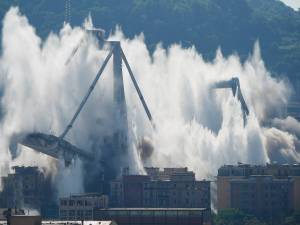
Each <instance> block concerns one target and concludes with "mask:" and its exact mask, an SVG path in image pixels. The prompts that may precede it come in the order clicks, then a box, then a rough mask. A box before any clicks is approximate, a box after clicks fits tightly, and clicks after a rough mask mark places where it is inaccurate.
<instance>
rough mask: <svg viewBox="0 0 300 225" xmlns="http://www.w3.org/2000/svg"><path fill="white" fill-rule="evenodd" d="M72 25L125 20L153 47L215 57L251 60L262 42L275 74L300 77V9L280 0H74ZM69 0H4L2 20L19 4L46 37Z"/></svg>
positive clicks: (126, 26)
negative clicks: (172, 46)
mask: <svg viewBox="0 0 300 225" xmlns="http://www.w3.org/2000/svg"><path fill="white" fill-rule="evenodd" d="M71 1H72V24H73V25H79V24H81V23H82V21H83V19H84V18H85V17H86V16H87V15H88V14H89V13H91V15H92V17H93V21H94V23H95V25H96V26H99V27H102V28H104V29H106V30H107V31H110V30H112V29H114V28H115V26H116V25H117V24H119V25H120V26H121V27H122V29H123V31H124V33H125V34H126V36H128V37H133V36H134V35H135V34H139V33H141V32H143V33H144V34H145V37H146V42H147V44H148V47H149V48H150V49H153V48H154V46H155V45H156V44H157V43H158V42H162V43H163V45H164V46H168V45H170V44H171V43H174V42H177V43H181V44H182V45H183V46H185V47H187V46H190V45H195V46H196V48H197V49H198V50H199V51H200V52H201V53H202V54H203V55H204V57H206V58H208V59H211V58H213V57H214V55H215V51H216V49H217V48H218V46H221V47H222V51H223V53H224V54H225V55H228V54H231V53H233V52H236V53H238V54H239V55H240V56H241V58H242V59H245V58H247V56H248V55H249V53H250V52H251V50H252V48H253V44H254V42H255V41H256V40H259V41H260V44H261V48H262V55H263V58H264V60H265V62H266V64H267V67H268V69H269V70H271V71H272V72H273V74H274V75H275V76H277V75H279V74H280V75H284V76H285V75H286V76H288V77H289V78H290V79H292V80H294V79H297V80H298V79H299V78H300V12H299V11H298V12H296V11H294V10H293V9H291V8H289V7H287V6H286V5H284V4H283V3H281V2H280V1H279V0H226V1H224V0H180V1H178V0H71ZM64 4H65V3H64V1H63V0H30V1H29V0H1V2H0V19H2V18H3V15H4V13H5V11H6V10H7V9H8V8H9V6H11V5H19V6H20V8H21V11H22V12H23V13H25V14H26V16H27V17H28V18H29V20H30V22H31V23H32V24H33V25H34V26H36V27H37V31H38V33H39V34H40V35H41V36H42V37H46V36H47V34H48V33H49V32H50V31H57V30H58V29H59V28H60V27H61V25H62V23H63V20H64Z"/></svg>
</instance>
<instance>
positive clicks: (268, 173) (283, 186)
mask: <svg viewBox="0 0 300 225" xmlns="http://www.w3.org/2000/svg"><path fill="white" fill-rule="evenodd" d="M217 208H218V210H222V209H226V208H237V209H241V210H243V211H245V212H247V213H251V214H254V215H257V216H268V217H270V218H272V217H276V216H278V215H280V214H286V213H290V212H292V211H298V210H300V165H299V164H296V165H278V164H267V165H265V166H252V165H246V164H239V165H236V166H233V165H226V166H223V167H221V168H220V169H219V170H218V177H217Z"/></svg>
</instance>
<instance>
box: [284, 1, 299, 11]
mask: <svg viewBox="0 0 300 225" xmlns="http://www.w3.org/2000/svg"><path fill="white" fill-rule="evenodd" d="M281 1H282V2H284V3H285V4H287V5H288V6H290V7H292V8H294V9H295V10H298V9H299V8H300V0H281Z"/></svg>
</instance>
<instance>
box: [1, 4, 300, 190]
mask: <svg viewBox="0 0 300 225" xmlns="http://www.w3.org/2000/svg"><path fill="white" fill-rule="evenodd" d="M83 33H84V30H83V29H81V28H79V27H75V28H71V27H70V26H68V25H66V26H64V27H63V28H62V29H61V31H60V33H59V34H50V35H49V37H48V38H47V39H46V40H45V41H43V40H41V39H40V38H39V37H38V36H37V35H36V33H35V30H34V28H33V27H32V26H31V25H30V24H29V23H28V21H27V19H26V17H24V16H22V15H20V14H19V12H18V9H17V8H12V9H11V10H9V11H8V13H7V15H6V16H5V18H4V21H3V36H2V49H3V52H2V55H1V58H0V87H3V94H2V95H0V96H2V97H1V109H2V111H3V112H4V115H3V117H2V119H1V122H0V134H1V135H0V173H1V174H0V175H1V176H2V175H5V174H7V173H8V172H9V171H10V168H11V166H13V165H20V164H22V165H34V166H39V167H43V168H45V169H46V171H47V173H48V174H49V175H51V176H52V178H53V182H54V183H56V184H57V188H58V192H59V195H61V196H62V195H66V194H67V193H78V192H81V191H82V190H83V189H84V185H83V183H84V177H85V176H86V174H85V172H84V171H83V169H82V168H83V166H82V163H81V162H80V161H76V162H74V164H72V166H71V167H69V168H65V167H64V165H63V163H60V162H57V161H55V160H53V159H51V158H49V157H47V156H44V155H41V154H38V153H36V152H34V151H33V150H31V149H26V148H25V147H22V146H18V149H17V151H16V152H15V157H14V158H12V154H11V152H10V151H9V143H10V138H11V136H12V135H14V134H17V133H28V132H33V131H39V132H45V133H52V134H56V135H59V134H60V133H61V132H62V131H63V130H64V128H65V126H66V125H67V124H68V121H69V120H70V119H71V116H72V115H73V113H74V111H75V110H76V108H77V106H78V104H79V103H80V101H81V99H82V97H83V96H84V94H85V93H86V91H87V89H88V88H89V85H90V84H91V82H92V80H93V79H94V76H95V74H96V72H97V70H98V69H99V67H100V66H101V63H102V62H103V60H104V58H105V56H106V54H107V52H105V51H103V50H101V49H99V48H98V46H97V44H96V41H95V40H93V39H91V40H90V41H89V42H85V43H83V45H82V46H81V47H80V48H79V50H78V52H77V54H76V56H74V58H73V59H72V61H71V62H70V64H69V65H67V66H66V65H65V61H66V59H67V58H68V57H69V55H70V54H71V52H72V49H73V48H74V47H75V45H76V44H77V43H78V42H79V41H80V39H81V37H82V36H83ZM109 40H120V41H121V44H122V48H123V50H124V52H125V54H126V56H127V58H128V61H129V63H130V64H131V67H132V69H133V72H134V74H135V76H136V79H137V81H138V83H139V85H140V87H141V90H142V92H143V95H144V97H145V100H146V101H147V103H148V106H149V108H150V110H151V112H152V114H153V118H154V123H155V125H156V128H155V129H153V128H152V127H151V124H150V123H149V121H148V119H147V117H146V115H145V113H144V110H143V108H142V105H141V103H140V101H139V99H138V96H137V95H136V93H135V90H134V87H133V84H132V83H131V81H130V79H129V75H128V74H127V72H125V71H124V85H125V95H126V103H127V111H128V124H129V138H130V140H129V144H130V148H129V149H130V150H129V154H128V157H127V158H126V159H123V160H122V162H121V164H122V166H130V168H131V169H132V170H134V172H138V173H144V171H143V167H144V166H158V167H174V166H178V167H186V166H188V167H189V168H190V169H191V170H193V171H195V173H196V176H197V177H201V178H202V177H209V176H211V175H212V174H215V173H216V171H217V168H218V167H220V166H221V165H223V164H235V163H236V162H238V161H240V162H244V163H255V164H261V163H266V162H269V161H273V160H276V161H280V162H293V161H298V162H299V161H300V153H299V152H297V150H296V149H297V146H298V144H299V139H298V136H299V130H300V126H299V123H298V122H296V121H294V122H291V121H293V118H287V119H280V117H281V115H282V108H283V107H284V105H285V104H286V103H287V101H288V97H289V87H288V85H287V84H286V83H285V82H284V81H282V80H277V79H275V78H272V77H271V74H270V73H269V72H268V71H267V69H266V68H265V66H264V63H263V60H262V58H261V56H260V50H259V44H258V43H256V44H255V46H254V50H253V53H252V55H249V58H248V60H246V61H245V62H244V63H242V62H241V61H240V59H239V57H238V56H237V55H231V56H230V57H228V58H225V57H224V56H222V53H221V50H219V51H218V52H217V53H216V58H215V60H214V61H212V62H207V61H205V60H204V59H203V58H202V56H201V53H198V52H197V51H196V50H195V49H194V48H189V49H184V48H182V47H181V46H180V45H177V44H174V45H173V46H171V47H170V48H168V49H163V48H162V47H161V46H160V45H158V46H157V48H156V50H155V51H154V52H153V54H152V55H151V54H150V53H149V51H148V50H147V46H146V44H145V42H144V37H143V35H139V36H136V37H135V38H134V39H132V40H129V39H127V38H126V37H124V36H123V34H122V32H121V31H120V30H119V29H117V31H116V32H115V33H114V34H111V35H110V37H109ZM110 74H112V65H111V63H109V64H108V67H107V68H106V70H105V71H104V74H103V75H102V77H101V79H100V81H99V83H98V84H97V87H96V88H95V90H94V92H93V94H92V95H91V97H90V99H89V100H88V102H87V104H86V105H85V108H84V110H83V111H82V112H81V114H80V116H79V117H78V119H77V121H76V122H75V125H74V127H73V128H72V130H71V132H70V133H69V134H68V136H67V138H66V139H67V140H68V141H70V142H71V143H73V144H74V145H76V146H78V147H80V148H82V149H84V150H86V151H90V152H92V151H94V152H95V157H100V156H101V154H105V153H104V152H101V150H102V151H104V150H103V149H101V143H103V142H104V141H105V137H107V136H110V135H112V133H113V130H114V125H113V124H114V123H113V122H114V121H113V118H112V114H113V113H112V112H113V110H114V106H113V96H112V93H113V91H112V76H110ZM233 76H236V77H238V78H239V80H240V83H241V88H242V91H243V95H244V98H245V101H246V102H247V104H248V107H249V109H250V115H249V117H248V122H247V124H246V126H245V127H244V124H243V117H242V113H241V108H240V104H239V102H238V100H237V99H236V98H234V97H232V93H230V91H229V90H219V91H218V92H212V91H211V90H210V89H209V86H210V85H211V84H212V83H213V82H216V81H219V80H228V79H231V78H232V77H233ZM142 140H146V141H144V143H141V141H142ZM143 147H144V148H143ZM99 155H100V156H99ZM106 163H109V162H106ZM120 172H121V171H120Z"/></svg>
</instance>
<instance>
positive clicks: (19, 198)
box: [0, 167, 53, 210]
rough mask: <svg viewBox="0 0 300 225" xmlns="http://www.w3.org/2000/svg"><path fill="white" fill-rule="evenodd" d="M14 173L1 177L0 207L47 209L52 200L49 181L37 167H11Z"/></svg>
mask: <svg viewBox="0 0 300 225" xmlns="http://www.w3.org/2000/svg"><path fill="white" fill-rule="evenodd" d="M13 170H14V173H11V174H8V175H7V176H5V177H2V178H1V179H2V192H1V193H0V207H2V208H24V207H28V208H33V209H37V210H41V208H42V207H43V206H45V207H48V206H49V204H50V203H51V199H53V198H52V197H53V190H52V185H51V181H50V179H48V178H47V177H45V176H44V174H43V172H41V171H40V170H39V169H38V168H37V167H13Z"/></svg>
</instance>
